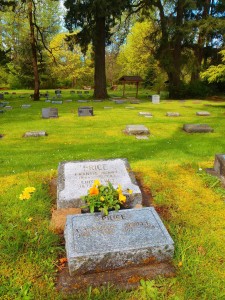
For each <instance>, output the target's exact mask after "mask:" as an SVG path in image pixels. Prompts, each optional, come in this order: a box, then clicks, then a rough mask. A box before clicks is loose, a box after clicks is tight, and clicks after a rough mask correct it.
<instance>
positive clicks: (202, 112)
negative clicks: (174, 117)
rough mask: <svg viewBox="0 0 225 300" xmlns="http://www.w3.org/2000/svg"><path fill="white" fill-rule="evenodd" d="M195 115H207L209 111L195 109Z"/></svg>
mask: <svg viewBox="0 0 225 300" xmlns="http://www.w3.org/2000/svg"><path fill="white" fill-rule="evenodd" d="M196 115H197V116H203V117H207V116H210V113H209V112H208V111H197V112H196Z"/></svg>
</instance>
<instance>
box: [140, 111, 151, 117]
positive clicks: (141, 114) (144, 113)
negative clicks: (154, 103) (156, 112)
mask: <svg viewBox="0 0 225 300" xmlns="http://www.w3.org/2000/svg"><path fill="white" fill-rule="evenodd" d="M138 114H139V116H151V117H152V113H150V112H147V111H140V112H139V113H138Z"/></svg>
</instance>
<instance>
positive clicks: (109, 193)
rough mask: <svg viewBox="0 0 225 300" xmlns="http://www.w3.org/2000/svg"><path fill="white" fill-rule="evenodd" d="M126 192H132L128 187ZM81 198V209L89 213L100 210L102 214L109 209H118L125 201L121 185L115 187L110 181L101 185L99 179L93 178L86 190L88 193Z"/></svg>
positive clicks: (105, 214) (106, 213)
mask: <svg viewBox="0 0 225 300" xmlns="http://www.w3.org/2000/svg"><path fill="white" fill-rule="evenodd" d="M126 192H127V194H132V190H130V189H128V190H127V191H126ZM82 199H83V200H84V201H85V204H86V205H85V206H83V207H82V208H83V211H88V212H90V213H93V212H98V211H100V212H101V213H102V215H103V216H107V215H108V214H109V211H110V210H115V211H118V210H119V209H120V208H121V207H123V206H124V205H125V203H126V200H127V196H125V195H124V193H123V191H122V187H121V185H118V187H117V189H115V188H114V187H113V185H112V183H111V182H108V184H107V185H102V184H101V183H100V181H99V180H95V181H94V183H93V186H92V187H91V188H90V189H89V190H88V194H87V195H86V196H84V197H82Z"/></svg>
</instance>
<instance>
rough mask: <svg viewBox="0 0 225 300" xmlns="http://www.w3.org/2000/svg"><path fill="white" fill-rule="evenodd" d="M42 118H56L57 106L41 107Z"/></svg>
mask: <svg viewBox="0 0 225 300" xmlns="http://www.w3.org/2000/svg"><path fill="white" fill-rule="evenodd" d="M42 118H43V119H49V118H58V108H54V107H47V108H42Z"/></svg>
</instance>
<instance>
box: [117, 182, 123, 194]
mask: <svg viewBox="0 0 225 300" xmlns="http://www.w3.org/2000/svg"><path fill="white" fill-rule="evenodd" d="M117 192H118V193H119V194H120V193H122V186H121V185H120V184H119V185H118V188H117Z"/></svg>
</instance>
